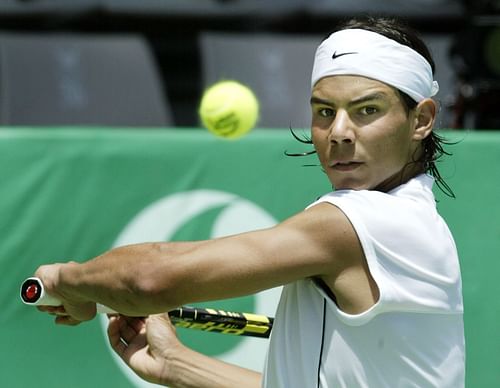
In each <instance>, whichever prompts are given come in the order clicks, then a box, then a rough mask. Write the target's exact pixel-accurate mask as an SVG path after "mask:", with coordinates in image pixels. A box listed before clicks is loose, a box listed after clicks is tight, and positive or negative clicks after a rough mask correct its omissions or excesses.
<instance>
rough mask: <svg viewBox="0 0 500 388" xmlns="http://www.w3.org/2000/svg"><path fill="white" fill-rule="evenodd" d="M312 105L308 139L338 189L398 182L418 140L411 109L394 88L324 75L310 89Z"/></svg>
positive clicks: (385, 186)
mask: <svg viewBox="0 0 500 388" xmlns="http://www.w3.org/2000/svg"><path fill="white" fill-rule="evenodd" d="M311 106H312V125H311V134H312V140H313V144H314V147H315V149H316V151H317V153H318V157H319V160H320V162H321V165H322V167H323V169H324V170H325V172H326V174H327V175H328V178H329V180H330V182H331V183H332V185H333V186H334V187H335V188H336V189H337V190H341V189H355V190H361V189H377V190H381V191H389V190H391V189H392V188H394V187H396V186H398V185H399V184H400V181H401V178H404V177H402V176H401V174H400V173H401V171H402V170H403V167H404V166H405V165H406V164H407V163H408V162H409V161H411V160H413V158H414V156H415V155H414V153H415V151H416V149H417V147H418V145H419V142H418V141H416V140H414V139H413V132H414V128H415V125H416V120H415V114H414V113H413V112H410V113H409V114H408V113H407V111H406V110H405V107H404V105H403V103H402V100H401V97H400V95H399V93H398V92H397V91H396V89H394V88H392V87H391V86H388V85H386V84H384V83H382V82H379V81H375V80H372V79H369V78H365V77H360V76H331V77H325V78H323V79H321V80H320V81H319V82H318V83H317V84H316V85H315V86H314V88H313V91H312V96H311ZM407 170H409V171H410V172H411V171H412V169H411V168H409V169H407Z"/></svg>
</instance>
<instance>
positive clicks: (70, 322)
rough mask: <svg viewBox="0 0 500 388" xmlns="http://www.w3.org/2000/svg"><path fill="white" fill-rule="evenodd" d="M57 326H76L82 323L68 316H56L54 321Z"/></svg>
mask: <svg viewBox="0 0 500 388" xmlns="http://www.w3.org/2000/svg"><path fill="white" fill-rule="evenodd" d="M54 322H55V323H56V324H57V325H65V326H77V325H79V324H80V323H82V321H79V320H77V319H74V318H72V317H71V316H69V315H57V316H56V319H55V321H54Z"/></svg>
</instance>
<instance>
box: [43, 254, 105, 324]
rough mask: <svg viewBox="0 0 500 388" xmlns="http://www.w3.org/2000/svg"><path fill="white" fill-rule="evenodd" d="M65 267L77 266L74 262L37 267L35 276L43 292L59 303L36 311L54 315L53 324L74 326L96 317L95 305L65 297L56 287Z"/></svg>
mask: <svg viewBox="0 0 500 388" xmlns="http://www.w3.org/2000/svg"><path fill="white" fill-rule="evenodd" d="M65 265H78V264H77V263H75V262H70V263H65V264H60V263H56V264H50V265H42V266H41V267H39V268H38V269H37V270H36V272H35V276H36V277H38V278H39V279H40V281H41V282H42V284H43V285H44V289H45V292H46V293H47V294H49V295H51V296H53V297H55V298H56V299H58V300H60V301H61V305H60V306H38V310H40V311H43V312H46V313H48V314H51V315H55V316H56V318H55V323H56V324H61V325H69V326H75V325H78V324H79V323H81V322H83V321H88V320H90V319H92V318H94V317H95V315H96V304H95V303H94V302H87V301H82V300H78V299H77V298H75V297H70V296H68V295H65V294H64V293H63V292H62V291H61V290H60V289H59V287H58V284H59V276H60V271H61V268H62V267H63V266H65Z"/></svg>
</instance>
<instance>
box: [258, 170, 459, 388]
mask: <svg viewBox="0 0 500 388" xmlns="http://www.w3.org/2000/svg"><path fill="white" fill-rule="evenodd" d="M432 184H433V178H432V177H431V176H429V175H424V174H423V175H420V176H418V177H416V178H414V179H412V180H410V181H409V182H407V183H406V184H404V185H401V186H399V187H397V188H396V189H394V190H392V191H391V192H389V193H381V192H377V191H368V190H360V191H354V190H340V191H336V192H333V193H330V194H327V195H325V196H324V197H322V198H320V199H319V200H318V201H316V202H315V203H313V204H312V205H311V206H313V205H315V204H317V203H319V202H329V203H331V204H333V205H335V206H337V207H339V208H340V209H341V210H342V211H343V212H344V213H345V214H346V216H347V217H348V218H349V220H350V222H351V223H352V225H353V227H354V229H355V231H356V233H357V235H358V237H359V240H360V242H361V245H362V248H363V251H364V254H365V257H366V260H367V263H368V267H369V270H370V273H371V275H372V276H373V278H374V280H375V282H376V283H377V285H378V288H379V290H380V298H379V300H378V302H377V303H376V304H375V305H374V306H373V307H371V308H370V309H369V310H367V311H365V312H363V313H361V314H357V315H351V314H346V313H344V312H343V311H341V310H340V309H339V308H338V307H337V305H336V304H335V303H334V301H333V300H332V299H331V298H330V297H329V296H328V295H327V294H326V293H325V292H324V291H323V289H322V287H321V286H319V285H318V284H317V283H316V282H315V281H314V280H312V279H304V280H300V281H297V282H295V283H292V284H289V285H286V286H285V287H284V289H283V293H282V296H281V300H280V303H279V307H278V311H277V313H276V319H275V322H274V327H273V331H272V334H271V342H270V346H269V352H268V355H267V362H266V367H265V370H264V377H263V387H266V388H294V387H297V388H312V387H321V388H343V387H345V388H357V387H366V388H379V387H380V388H381V387H388V388H398V387H401V388H403V387H425V388H427V387H436V388H460V387H463V386H464V384H465V382H464V380H465V341H464V328H463V305H462V286H461V278H460V268H459V262H458V257H457V250H456V247H455V243H454V241H453V237H452V235H451V233H450V231H449V229H448V227H447V225H446V223H445V222H444V221H443V219H442V218H441V217H440V216H439V214H438V213H437V211H436V205H435V199H434V195H433V193H432Z"/></svg>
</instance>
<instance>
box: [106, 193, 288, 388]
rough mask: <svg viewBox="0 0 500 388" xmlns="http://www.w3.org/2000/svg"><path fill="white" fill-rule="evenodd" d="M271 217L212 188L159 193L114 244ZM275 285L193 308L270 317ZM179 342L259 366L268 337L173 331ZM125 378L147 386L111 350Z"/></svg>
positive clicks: (226, 228) (184, 235) (219, 232)
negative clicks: (164, 195)
mask: <svg viewBox="0 0 500 388" xmlns="http://www.w3.org/2000/svg"><path fill="white" fill-rule="evenodd" d="M275 224H276V220H275V219H274V218H273V217H272V216H271V215H270V214H269V213H267V212H266V211H265V210H264V209H262V208H260V207H259V206H257V205H256V204H254V203H252V202H250V201H248V200H246V199H244V198H241V197H239V196H237V195H234V194H230V193H226V192H222V191H215V190H193V191H186V192H180V193H175V194H173V195H170V196H168V197H164V198H162V199H160V200H158V201H156V202H154V203H152V204H150V205H149V206H147V207H146V208H144V209H143V210H141V211H140V212H139V213H138V214H137V215H136V216H135V217H134V218H133V219H132V220H131V221H130V222H129V223H128V224H127V225H126V226H125V228H124V229H123V231H122V232H121V233H120V235H119V236H118V238H117V240H116V241H115V243H114V246H122V245H127V244H134V243H140V242H147V241H181V240H202V239H209V238H215V237H222V236H227V235H230V234H236V233H241V232H246V231H250V230H255V229H261V228H267V227H270V226H273V225H275ZM279 294H280V289H272V290H268V291H264V292H261V293H259V294H256V295H253V296H248V297H243V298H234V299H229V300H223V301H212V302H207V303H203V304H197V305H198V306H210V307H216V308H220V309H224V310H230V311H244V312H256V313H260V314H266V315H270V316H274V313H275V310H276V305H277V302H278V298H279ZM106 321H107V319H106V318H103V319H102V320H101V322H102V325H103V329H105V327H106V324H107V322H106ZM177 332H178V334H179V337H180V339H181V340H182V342H183V343H185V344H186V345H188V346H190V347H191V348H194V349H196V350H198V351H201V352H203V353H204V354H208V355H212V356H214V357H217V358H219V359H222V360H224V361H227V362H232V363H236V364H238V365H241V366H243V367H247V368H251V369H254V370H259V371H260V370H262V367H263V364H264V357H265V352H266V349H267V343H268V341H267V340H265V339H260V338H245V337H236V336H230V335H222V334H217V333H207V332H198V331H195V330H186V329H178V330H177ZM113 356H114V359H115V360H116V362H117V363H118V364H119V365H120V367H121V368H122V369H123V371H124V373H125V374H126V375H127V377H128V378H129V379H130V380H131V382H133V383H134V384H135V385H136V386H138V387H147V386H152V385H153V384H149V383H147V382H145V381H143V380H141V379H140V378H139V377H137V376H136V375H135V374H133V372H131V371H130V370H129V369H128V368H127V367H126V366H125V365H124V364H123V362H122V361H121V360H120V359H119V358H118V357H117V356H115V355H114V354H113Z"/></svg>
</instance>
